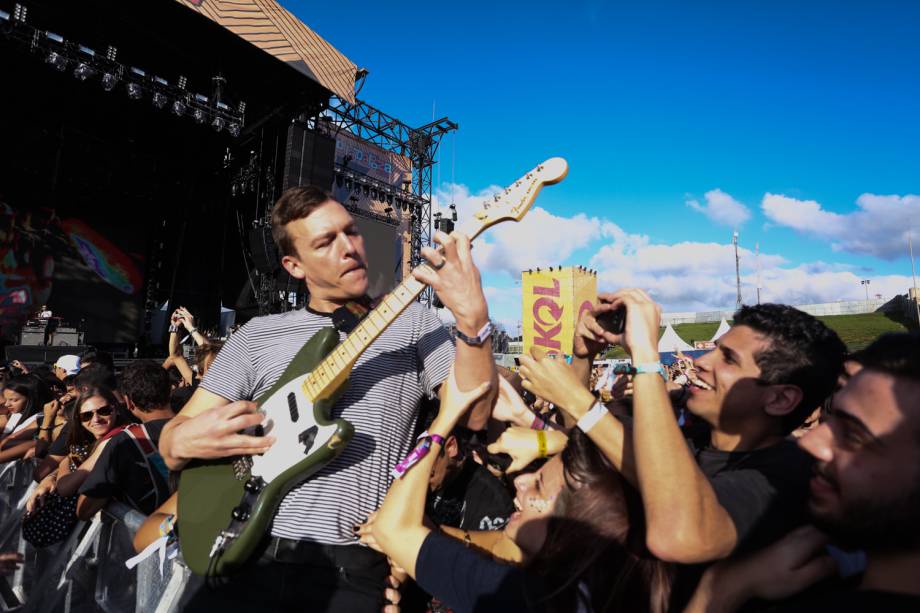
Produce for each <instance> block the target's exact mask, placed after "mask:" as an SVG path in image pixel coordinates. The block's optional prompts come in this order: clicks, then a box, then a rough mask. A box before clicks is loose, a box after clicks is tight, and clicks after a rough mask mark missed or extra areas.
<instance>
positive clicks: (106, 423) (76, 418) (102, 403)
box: [23, 388, 121, 544]
mask: <svg viewBox="0 0 920 613" xmlns="http://www.w3.org/2000/svg"><path fill="white" fill-rule="evenodd" d="M118 406H119V405H118V400H117V399H116V398H115V395H114V394H113V393H112V392H111V390H109V389H107V388H92V389H88V390H86V391H85V392H84V393H82V394H81V395H80V397H79V398H77V402H76V405H75V407H74V412H73V417H72V422H71V425H70V436H69V439H68V441H67V442H68V455H67V457H65V458H64V459H63V460H62V461H61V463H60V465H59V466H58V469H57V470H56V471H54V472H52V473H51V474H49V475H48V476H47V477H45V478H44V479H43V480H42V482H41V483H39V484H38V487H36V488H35V490H34V491H33V492H32V496H31V497H30V498H29V500H28V502H27V503H26V519H25V523H24V525H23V528H24V530H25V528H26V523H29V522H30V519H31V523H33V524H36V523H42V522H41V520H40V519H38V518H37V517H35V518H32V516H38V515H39V513H40V512H41V510H42V509H43V508H44V507H46V506H47V505H48V504H49V503H51V504H53V505H54V506H55V513H54V516H55V520H54V521H53V522H44V523H46V524H49V523H53V524H55V525H43V526H41V527H38V526H33V527H32V530H33V531H39V532H48V531H52V532H56V533H61V532H68V533H69V530H67V529H66V526H65V525H62V522H61V517H62V515H64V514H66V513H62V509H70V513H69V515H72V516H73V517H72V524H76V521H77V516H76V502H77V492H78V491H79V489H80V486H81V485H82V484H83V482H84V481H85V480H86V478H87V477H88V476H89V473H90V471H92V469H93V466H94V465H95V463H96V459H97V458H98V457H99V455H100V454H101V453H102V449H103V448H104V447H105V444H106V442H107V441H108V440H109V439H110V438H111V437H112V436H114V435H115V434H117V433H118V432H119V431H120V430H121V428H120V427H118V426H119V420H120V417H119V416H120V412H119V411H118ZM67 520H68V521H69V520H70V517H69V516H68V517H67ZM72 524H71V527H72ZM47 536H48V538H51V536H55V537H56V536H59V535H58V534H54V535H47ZM60 536H61V538H63V537H64V536H66V534H62V535H60ZM42 540H44V539H42ZM50 542H57V541H56V540H52V541H50ZM33 544H35V543H33ZM49 544H50V543H49Z"/></svg>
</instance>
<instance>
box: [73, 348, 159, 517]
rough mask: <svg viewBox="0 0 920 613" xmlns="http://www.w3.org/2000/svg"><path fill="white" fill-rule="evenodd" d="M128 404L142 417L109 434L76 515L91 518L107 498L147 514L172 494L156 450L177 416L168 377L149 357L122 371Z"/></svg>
mask: <svg viewBox="0 0 920 613" xmlns="http://www.w3.org/2000/svg"><path fill="white" fill-rule="evenodd" d="M121 386H122V392H123V393H124V398H125V405H126V406H127V408H128V410H129V411H130V412H131V413H132V414H133V415H134V416H135V417H136V418H137V419H139V420H140V421H141V423H140V424H130V425H127V426H125V428H124V429H123V430H122V431H121V432H119V433H118V434H115V435H114V436H112V437H111V439H110V440H109V442H108V444H107V445H106V447H105V449H104V450H102V451H101V452H100V454H99V456H98V458H97V459H96V462H95V465H94V466H93V468H92V470H91V471H90V473H89V475H88V476H87V478H86V480H85V481H84V482H83V484H82V485H81V486H80V499H79V501H78V502H77V517H79V518H80V519H84V520H85V519H89V518H90V517H92V516H93V515H95V514H96V512H97V511H98V510H99V509H101V508H102V507H104V506H105V505H106V503H107V502H108V501H109V499H114V500H117V501H119V502H123V503H125V504H127V505H129V506H131V507H133V508H135V509H137V510H138V511H140V512H141V513H144V514H145V515H147V514H149V513H152V512H153V511H154V510H155V509H156V508H157V507H159V506H160V505H161V504H163V502H164V501H165V500H166V499H167V498H168V497H169V495H170V491H169V472H168V471H167V470H166V466H165V464H164V463H163V458H162V457H161V456H160V453H159V451H158V450H157V443H158V442H159V438H160V432H161V431H162V429H163V426H165V425H166V423H167V422H168V421H169V420H170V419H172V418H173V416H174V414H173V411H172V407H170V405H169V377H168V375H167V374H166V371H164V370H163V369H162V368H160V367H159V365H157V364H156V363H154V362H151V361H149V360H144V361H139V362H133V363H131V364H129V365H128V366H126V367H125V369H124V370H123V371H122V374H121Z"/></svg>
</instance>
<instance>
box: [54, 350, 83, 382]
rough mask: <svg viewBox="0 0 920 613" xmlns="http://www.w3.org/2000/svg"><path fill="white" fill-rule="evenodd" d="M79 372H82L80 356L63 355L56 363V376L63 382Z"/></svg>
mask: <svg viewBox="0 0 920 613" xmlns="http://www.w3.org/2000/svg"><path fill="white" fill-rule="evenodd" d="M78 372H80V356H78V355H70V354H68V355H62V356H61V357H59V358H58V359H57V362H55V363H54V375H55V376H56V377H57V378H58V379H60V380H61V381H63V380H64V379H66V378H67V377H71V376H73V375H75V374H77V373H78Z"/></svg>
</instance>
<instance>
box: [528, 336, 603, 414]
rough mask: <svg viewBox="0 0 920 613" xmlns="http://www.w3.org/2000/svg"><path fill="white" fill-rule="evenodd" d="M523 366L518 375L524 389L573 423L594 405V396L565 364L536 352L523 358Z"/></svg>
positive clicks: (538, 351)
mask: <svg viewBox="0 0 920 613" xmlns="http://www.w3.org/2000/svg"><path fill="white" fill-rule="evenodd" d="M520 363H521V366H520V369H519V371H518V372H520V374H521V376H522V377H523V378H524V389H526V390H528V391H531V392H533V393H534V394H535V395H536V396H538V397H540V398H543V399H545V400H547V401H548V402H552V403H553V404H554V405H556V406H557V407H559V408H561V409H562V410H563V411H565V412H566V413H567V414H568V415H569V416H571V417H573V418H574V419H576V420H577V419H578V418H579V417H581V416H582V415H584V414H585V413H586V412H588V410H589V409H590V408H591V406H592V405H593V404H594V401H595V399H594V395H593V394H592V393H591V392H590V391H589V390H588V388H586V387H585V385H584V383H582V381H581V378H580V377H579V376H578V374H577V373H576V372H575V371H574V370H573V369H572V367H571V366H569V365H568V364H566V363H565V360H556V359H552V358H550V357H548V356H546V355H544V354H543V353H542V352H541V351H540V350H539V349H537V348H534V349H532V350H531V355H522V356H521V357H520Z"/></svg>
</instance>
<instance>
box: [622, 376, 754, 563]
mask: <svg viewBox="0 0 920 613" xmlns="http://www.w3.org/2000/svg"><path fill="white" fill-rule="evenodd" d="M639 361H641V360H639ZM633 390H634V391H633V407H634V411H633V433H632V442H633V447H634V454H635V462H636V474H637V476H638V482H639V490H640V493H641V496H642V502H643V505H644V507H645V520H646V526H647V531H646V540H647V546H648V548H649V550H650V551H651V552H652V553H653V554H654V555H655V556H657V557H659V558H661V559H663V560H667V561H673V562H681V563H686V564H690V563H697V562H706V561H710V560H715V559H719V558H722V557H724V556H726V555H728V554H729V553H731V551H732V549H733V548H734V545H735V539H736V537H735V531H734V524H733V523H732V520H731V517H730V516H729V515H728V513H727V512H726V511H725V509H724V508H723V507H722V506H721V505H720V504H719V502H718V499H717V498H716V495H715V491H714V490H713V488H712V485H711V484H710V483H709V480H708V479H707V478H706V476H705V475H704V474H703V472H702V471H701V470H700V468H699V466H698V465H697V463H696V460H695V459H694V458H693V455H692V454H691V453H690V449H689V448H688V447H687V443H686V440H685V439H684V437H683V434H682V433H681V431H680V428H679V427H678V425H677V420H676V419H675V417H674V412H673V409H672V407H671V401H670V398H669V397H668V393H667V390H666V388H665V384H664V381H663V380H662V379H661V378H660V377H659V376H658V375H657V374H641V375H637V376H636V377H635V378H634V380H633Z"/></svg>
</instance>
